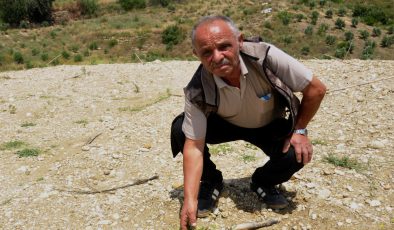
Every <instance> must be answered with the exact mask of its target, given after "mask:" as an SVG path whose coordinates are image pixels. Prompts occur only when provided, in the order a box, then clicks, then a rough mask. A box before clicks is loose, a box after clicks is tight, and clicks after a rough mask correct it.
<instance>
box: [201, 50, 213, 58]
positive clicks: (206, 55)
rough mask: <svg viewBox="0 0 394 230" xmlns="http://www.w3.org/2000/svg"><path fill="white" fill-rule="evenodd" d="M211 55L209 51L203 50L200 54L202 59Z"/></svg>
mask: <svg viewBox="0 0 394 230" xmlns="http://www.w3.org/2000/svg"><path fill="white" fill-rule="evenodd" d="M211 54H212V52H211V51H209V50H205V51H203V52H202V54H201V55H202V56H203V57H209V56H211Z"/></svg>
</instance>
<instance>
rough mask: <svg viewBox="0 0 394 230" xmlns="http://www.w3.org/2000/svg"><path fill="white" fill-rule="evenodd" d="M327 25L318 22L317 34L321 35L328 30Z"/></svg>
mask: <svg viewBox="0 0 394 230" xmlns="http://www.w3.org/2000/svg"><path fill="white" fill-rule="evenodd" d="M328 28H329V26H328V25H327V24H325V23H322V24H320V26H319V29H318V30H317V34H319V35H323V34H325V33H326V31H327V30H328Z"/></svg>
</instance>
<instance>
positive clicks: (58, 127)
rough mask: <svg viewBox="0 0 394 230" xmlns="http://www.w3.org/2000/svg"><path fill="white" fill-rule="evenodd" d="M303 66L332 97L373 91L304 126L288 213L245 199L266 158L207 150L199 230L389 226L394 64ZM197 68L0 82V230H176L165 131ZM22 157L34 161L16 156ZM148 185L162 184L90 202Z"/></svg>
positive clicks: (244, 149)
mask: <svg viewBox="0 0 394 230" xmlns="http://www.w3.org/2000/svg"><path fill="white" fill-rule="evenodd" d="M304 63H305V64H306V65H307V66H308V67H310V68H312V69H313V71H314V72H315V73H316V75H318V76H320V78H321V79H322V80H323V81H324V82H325V83H326V84H327V86H328V88H329V89H330V90H333V89H339V88H343V87H347V86H352V85H355V84H359V83H363V82H370V81H375V80H378V81H376V82H374V83H371V84H367V85H364V86H359V87H354V88H350V89H347V90H342V91H337V92H332V93H329V94H328V95H327V97H326V98H325V100H324V102H323V104H322V108H321V110H320V111H319V113H318V114H317V116H316V118H315V119H314V120H313V121H312V123H311V124H310V127H309V129H310V136H311V138H312V140H313V143H314V148H315V156H314V160H313V162H312V163H311V164H309V165H308V166H307V167H305V168H304V169H303V170H302V171H301V172H300V173H298V174H297V175H296V176H295V177H294V178H293V179H292V180H291V181H289V182H287V183H285V184H283V189H284V190H285V191H286V195H287V197H288V199H289V200H290V201H291V207H289V208H288V209H286V210H284V211H281V212H277V211H275V210H270V209H267V208H266V207H265V206H264V204H261V203H260V202H259V201H258V199H257V197H256V196H255V194H253V193H252V192H251V191H250V190H249V177H250V175H251V174H252V173H253V170H254V168H256V167H258V166H259V165H261V164H263V163H264V161H266V160H267V159H266V157H265V155H264V153H262V152H261V151H259V150H257V149H255V148H254V147H253V146H250V145H248V144H247V143H244V142H234V143H230V144H226V145H220V146H212V149H214V150H215V151H216V153H215V154H214V156H213V160H214V161H215V162H216V163H217V165H218V167H219V168H220V169H221V170H222V171H223V174H224V177H225V191H224V193H223V196H222V197H221V198H220V200H219V209H218V210H217V211H216V212H215V215H212V216H210V217H208V218H206V219H201V220H199V222H198V223H199V226H200V227H207V228H209V229H223V228H230V227H231V226H234V225H235V224H239V223H243V222H248V221H261V220H268V219H271V218H276V219H280V220H281V222H280V223H279V224H276V225H274V226H272V227H271V228H272V229H392V228H393V227H394V214H393V208H394V195H393V191H394V184H393V182H394V161H393V158H394V156H393V154H392V153H391V151H392V149H393V147H394V146H393V143H394V140H393V136H394V131H393V130H394V129H393V128H394V127H393V124H394V122H393V120H394V109H393V107H394V79H393V78H391V79H386V80H382V79H385V78H388V77H394V61H359V60H353V61H344V62H343V61H322V60H310V61H304ZM197 65H198V63H197V62H182V61H170V62H159V61H156V62H152V63H146V64H116V65H96V66H57V67H51V68H45V69H31V70H27V71H18V72H4V73H0V85H1V88H0V130H1V132H0V140H1V143H0V144H3V145H2V148H1V150H0V186H1V187H0V191H1V193H0V229H177V228H178V211H179V208H180V200H182V158H181V157H180V156H178V157H177V158H175V159H173V158H172V157H171V153H170V145H169V127H170V124H171V121H172V119H173V118H174V117H175V116H176V115H177V114H178V113H180V112H181V111H182V109H183V100H184V99H183V97H182V94H183V93H182V88H183V87H184V86H185V85H186V84H187V82H188V80H189V78H190V77H191V75H192V74H193V71H194V69H195V68H196V67H197ZM96 136H97V137H96ZM93 137H96V138H95V139H94V140H93V141H92V142H91V143H90V144H88V142H89V141H90V140H92V138H93ZM11 141H19V144H21V145H22V146H19V147H17V146H15V145H17V143H16V142H13V143H14V146H10V145H12V144H10V142H11ZM6 143H8V144H9V145H8V146H5V144H6ZM15 143H16V144H15ZM13 147H14V148H13ZM25 148H28V149H32V148H36V149H39V150H40V154H39V155H38V156H34V157H18V155H17V154H16V152H18V151H20V150H23V149H25ZM330 154H334V155H335V156H336V157H344V156H348V157H351V158H352V159H356V160H357V161H358V162H359V163H360V164H361V165H360V167H359V170H354V169H353V170H352V169H347V168H343V167H339V166H334V165H333V164H329V163H327V162H326V161H325V160H324V159H325V158H326V157H327V156H329V155H330ZM154 175H158V176H159V179H156V180H151V181H149V182H147V183H144V184H141V185H136V186H130V187H126V188H122V189H115V190H114V191H112V192H107V193H100V192H97V191H100V190H104V189H110V188H114V187H119V186H125V185H128V184H130V183H132V182H133V181H136V180H138V179H145V178H150V177H152V176H154ZM64 190H84V191H92V192H97V193H94V194H80V193H78V192H66V191H64Z"/></svg>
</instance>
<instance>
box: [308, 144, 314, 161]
mask: <svg viewBox="0 0 394 230" xmlns="http://www.w3.org/2000/svg"><path fill="white" fill-rule="evenodd" d="M308 153H309V154H308V156H309V158H308V160H309V161H308V162H311V161H312V155H313V147H312V145H308Z"/></svg>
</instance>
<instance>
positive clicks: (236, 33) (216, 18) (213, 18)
mask: <svg viewBox="0 0 394 230" xmlns="http://www.w3.org/2000/svg"><path fill="white" fill-rule="evenodd" d="M213 21H224V22H225V23H227V25H228V26H229V27H230V29H231V30H232V31H233V34H234V36H235V37H238V36H239V35H240V32H239V30H238V28H237V26H236V25H235V23H234V22H233V20H231V19H230V18H229V17H226V16H223V15H211V16H205V17H202V18H201V19H200V20H199V21H198V22H197V23H196V24H195V25H194V26H193V30H192V33H191V39H192V45H193V47H194V42H195V40H196V30H197V28H198V27H199V26H201V25H203V24H205V23H208V22H213Z"/></svg>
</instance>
